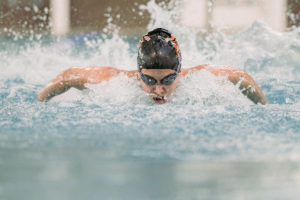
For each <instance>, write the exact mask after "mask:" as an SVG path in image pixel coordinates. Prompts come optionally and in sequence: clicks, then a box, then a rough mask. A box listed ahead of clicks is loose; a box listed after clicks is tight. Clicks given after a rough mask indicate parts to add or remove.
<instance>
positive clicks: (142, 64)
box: [137, 28, 181, 72]
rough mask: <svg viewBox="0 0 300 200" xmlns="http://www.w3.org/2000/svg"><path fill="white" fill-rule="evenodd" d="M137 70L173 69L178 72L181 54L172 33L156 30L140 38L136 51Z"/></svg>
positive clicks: (161, 29) (160, 29)
mask: <svg viewBox="0 0 300 200" xmlns="http://www.w3.org/2000/svg"><path fill="white" fill-rule="evenodd" d="M137 63H138V70H139V71H141V70H142V69H173V70H175V71H176V72H179V71H180V67H181V53H180V50H179V46H178V43H177V41H176V39H175V37H174V35H173V34H172V33H170V32H169V31H168V30H166V29H163V28H157V29H154V30H153V31H150V32H148V33H147V34H146V35H145V36H143V37H142V39H141V40H140V43H139V49H138V57H137Z"/></svg>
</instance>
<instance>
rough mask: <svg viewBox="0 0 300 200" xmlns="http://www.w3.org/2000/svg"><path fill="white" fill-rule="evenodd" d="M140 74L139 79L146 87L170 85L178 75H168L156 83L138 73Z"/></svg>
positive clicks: (154, 80) (151, 78) (152, 79)
mask: <svg viewBox="0 0 300 200" xmlns="http://www.w3.org/2000/svg"><path fill="white" fill-rule="evenodd" d="M140 74H141V79H142V80H143V82H144V83H146V84H147V85H171V84H172V83H173V82H174V81H175V79H176V78H177V75H178V73H177V72H176V73H173V74H169V75H167V76H165V77H164V78H162V79H161V80H160V81H158V80H156V79H155V78H153V77H151V76H149V75H146V74H143V73H142V72H140ZM158 82H159V83H158Z"/></svg>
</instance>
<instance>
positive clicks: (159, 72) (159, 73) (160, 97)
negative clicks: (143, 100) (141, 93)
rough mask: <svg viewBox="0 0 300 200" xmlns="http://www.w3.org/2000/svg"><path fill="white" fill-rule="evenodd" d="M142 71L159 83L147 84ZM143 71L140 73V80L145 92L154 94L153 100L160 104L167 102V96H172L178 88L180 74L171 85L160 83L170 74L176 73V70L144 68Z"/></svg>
mask: <svg viewBox="0 0 300 200" xmlns="http://www.w3.org/2000/svg"><path fill="white" fill-rule="evenodd" d="M141 73H142V74H144V75H147V76H150V77H152V78H154V79H156V81H157V82H158V83H159V84H154V85H149V84H146V83H145V82H144V81H143V80H142V79H141ZM141 73H139V74H138V76H139V80H140V82H141V85H142V87H143V89H144V90H145V92H147V93H149V94H150V95H152V98H153V100H154V101H155V102H156V103H158V104H163V103H166V101H167V98H169V97H170V96H171V94H172V93H173V91H174V90H175V88H176V85H177V82H178V79H179V74H178V75H177V77H176V79H175V80H174V81H173V82H172V83H171V84H169V85H167V84H160V83H161V82H160V81H161V80H162V79H163V78H165V77H167V76H168V75H171V74H174V73H175V70H172V69H142V71H141Z"/></svg>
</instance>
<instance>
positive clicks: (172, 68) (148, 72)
mask: <svg viewBox="0 0 300 200" xmlns="http://www.w3.org/2000/svg"><path fill="white" fill-rule="evenodd" d="M199 70H206V71H208V72H210V73H212V74H214V75H216V76H225V77H227V78H228V80H229V81H230V82H232V83H233V84H234V85H236V84H238V86H239V89H240V90H241V92H242V93H243V94H244V95H246V96H247V97H248V98H249V99H250V100H251V101H253V102H254V103H255V104H258V103H260V104H263V105H264V104H268V103H269V102H268V100H267V98H266V97H265V96H264V94H263V92H262V90H261V88H260V87H259V86H258V85H257V84H256V82H255V81H254V80H253V78H252V77H251V76H250V75H249V74H248V73H246V72H245V71H243V70H240V69H236V68H233V67H227V66H218V65H209V64H205V65H198V66H195V67H192V68H188V69H183V68H181V52H180V49H179V46H178V43H177V40H176V38H175V37H174V35H173V34H171V33H170V32H169V31H168V30H166V29H163V28H157V29H154V30H152V31H150V32H148V33H147V34H146V35H145V36H143V37H142V38H141V40H140V42H139V45H138V56H137V70H133V71H127V70H120V69H117V68H113V67H81V68H76V67H74V68H70V69H67V70H65V71H64V72H62V73H61V74H59V75H58V76H57V77H56V78H54V79H53V80H52V81H50V82H49V83H48V84H47V85H46V86H45V87H44V88H43V89H42V90H41V91H39V92H38V101H48V100H50V99H51V98H52V97H54V96H56V95H59V94H61V93H63V92H65V91H67V90H68V89H70V88H71V87H74V88H77V89H80V90H83V89H87V88H86V87H85V84H86V83H88V84H98V83H101V82H102V81H107V80H109V79H110V78H112V77H114V76H117V75H118V74H120V73H123V74H125V75H127V76H128V77H131V78H133V77H134V76H136V77H137V80H138V81H139V82H140V84H141V86H142V88H143V90H144V91H145V92H147V93H149V94H150V96H151V97H152V99H153V101H154V102H156V103H158V104H164V103H166V101H167V99H168V98H169V97H170V96H171V94H172V93H173V92H174V90H175V89H176V86H177V83H178V80H179V79H180V78H181V77H183V76H185V75H187V74H188V73H193V72H195V71H199Z"/></svg>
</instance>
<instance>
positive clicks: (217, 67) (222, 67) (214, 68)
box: [182, 64, 243, 76]
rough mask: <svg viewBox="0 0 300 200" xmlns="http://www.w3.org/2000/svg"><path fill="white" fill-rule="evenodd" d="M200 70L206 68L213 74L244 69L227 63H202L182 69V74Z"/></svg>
mask: <svg viewBox="0 0 300 200" xmlns="http://www.w3.org/2000/svg"><path fill="white" fill-rule="evenodd" d="M200 70H206V71H209V72H211V73H213V74H218V73H219V72H233V71H243V70H240V69H237V68H234V67H231V66H226V65H213V64H202V65H197V66H195V67H191V68H187V69H182V75H183V76H184V75H186V74H188V73H190V72H195V71H200Z"/></svg>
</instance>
